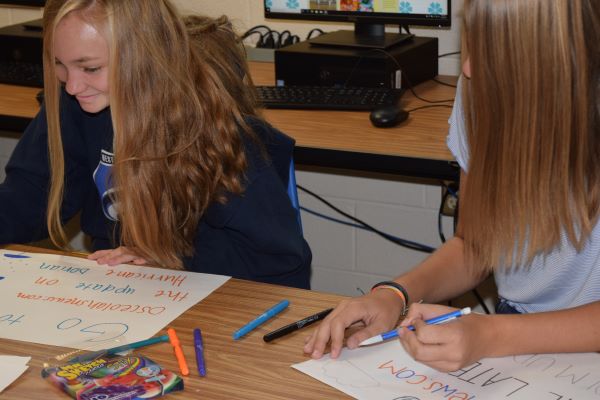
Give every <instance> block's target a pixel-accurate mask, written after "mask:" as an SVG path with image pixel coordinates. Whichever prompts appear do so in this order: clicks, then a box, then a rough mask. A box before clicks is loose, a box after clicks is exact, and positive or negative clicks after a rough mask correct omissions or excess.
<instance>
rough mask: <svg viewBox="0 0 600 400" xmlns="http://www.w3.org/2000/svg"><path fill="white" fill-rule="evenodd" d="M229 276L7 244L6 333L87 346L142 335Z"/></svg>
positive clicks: (1, 324)
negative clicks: (113, 262) (102, 260)
mask: <svg viewBox="0 0 600 400" xmlns="http://www.w3.org/2000/svg"><path fill="white" fill-rule="evenodd" d="M228 279H229V277H227V276H221V275H209V274H199V273H193V272H185V271H178V270H168V269H159V268H149V267H141V266H133V265H118V266H114V267H108V266H104V265H98V264H97V263H96V262H95V261H90V260H85V259H81V258H74V257H64V256H57V255H51V254H34V253H17V252H12V251H7V250H0V337H2V338H6V339H15V340H23V341H28V342H35V343H42V344H48V345H57V346H65V347H72V348H78V349H85V350H98V349H103V348H108V347H114V346H118V345H121V344H125V343H130V342H135V341H138V340H143V339H146V338H148V337H150V336H153V335H154V334H156V332H158V331H159V330H160V329H162V328H163V327H165V326H166V325H167V324H168V323H169V322H171V321H172V320H174V319H175V318H177V317H178V316H179V315H180V314H181V313H183V312H184V311H185V310H187V309H188V308H190V307H191V306H193V305H194V304H196V303H197V302H199V301H200V300H202V299H203V298H205V297H206V296H208V295H209V294H210V293H211V292H212V291H213V290H215V289H217V288H218V287H219V286H221V285H222V284H223V283H225V282H226V281H227V280H228Z"/></svg>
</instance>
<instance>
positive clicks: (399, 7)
mask: <svg viewBox="0 0 600 400" xmlns="http://www.w3.org/2000/svg"><path fill="white" fill-rule="evenodd" d="M265 16H266V17H267V18H286V19H308V20H323V21H349V22H364V23H386V24H401V25H424V26H449V25H450V21H451V15H450V0H407V1H401V0H265Z"/></svg>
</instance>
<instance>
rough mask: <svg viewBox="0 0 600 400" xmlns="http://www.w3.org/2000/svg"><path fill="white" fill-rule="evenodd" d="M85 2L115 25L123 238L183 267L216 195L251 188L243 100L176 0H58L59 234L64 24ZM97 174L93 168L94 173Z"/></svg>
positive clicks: (52, 83) (55, 181)
mask: <svg viewBox="0 0 600 400" xmlns="http://www.w3.org/2000/svg"><path fill="white" fill-rule="evenodd" d="M72 12H78V13H80V15H81V16H82V18H84V19H85V20H86V21H88V22H89V23H90V24H93V25H94V26H96V27H97V28H98V29H99V31H101V32H104V33H106V37H107V40H108V46H109V52H110V54H109V60H110V61H109V85H110V86H109V97H110V108H111V115H112V123H113V129H114V154H115V163H114V166H113V168H112V183H113V186H114V187H115V188H116V191H115V194H114V203H115V204H116V207H117V210H118V214H119V223H120V238H121V243H122V244H123V245H126V246H130V247H134V248H135V251H136V252H137V253H138V254H139V255H140V256H142V257H145V258H146V259H148V260H150V261H152V262H154V263H157V264H159V265H162V266H167V267H174V268H181V267H182V261H181V258H182V257H184V256H191V255H192V254H193V239H194V236H195V233H196V229H197V225H198V221H199V219H200V217H201V216H202V214H203V213H204V211H205V210H206V208H207V207H208V205H209V204H210V203H212V202H214V201H219V202H225V201H226V194H227V193H238V194H239V193H241V192H242V191H243V174H244V171H245V169H246V166H247V160H246V157H245V154H244V146H243V138H242V136H241V135H240V129H241V130H242V131H243V132H245V133H246V134H247V135H251V133H250V130H249V129H248V127H247V125H246V123H245V119H244V114H245V113H246V112H247V111H248V110H247V109H242V108H241V107H240V106H239V105H238V103H237V102H236V99H235V98H234V97H233V96H232V95H231V94H230V93H229V91H228V88H227V87H226V83H225V82H223V80H222V79H221V76H220V75H219V71H217V70H215V68H214V65H211V64H210V63H207V62H205V61H204V59H203V54H202V52H201V51H199V49H198V48H197V46H196V45H195V44H194V43H193V41H192V40H191V39H190V36H189V34H188V32H187V28H186V26H185V24H184V22H183V19H182V18H181V17H180V16H179V15H178V13H177V11H176V9H175V8H174V7H173V5H171V4H170V3H169V1H168V0H153V1H147V0H129V1H123V0H49V1H48V2H47V3H46V8H45V11H44V31H45V38H44V74H45V76H44V78H45V91H46V93H47V99H46V104H47V114H48V115H47V118H48V129H49V152H50V160H51V169H52V178H51V189H50V194H49V202H48V216H47V222H48V228H49V232H50V237H51V238H52V240H53V241H54V242H55V243H56V244H58V245H64V242H65V235H64V231H63V228H62V223H61V218H60V206H61V202H62V193H63V190H64V156H63V150H62V143H61V139H60V121H59V117H58V116H59V109H58V108H59V106H58V104H59V101H58V98H59V94H60V83H59V82H58V81H57V79H56V77H55V71H54V54H53V49H52V47H53V41H54V30H55V28H56V25H57V24H58V23H59V22H60V21H61V19H62V18H64V16H66V15H67V14H68V13H72ZM90 179H91V177H90Z"/></svg>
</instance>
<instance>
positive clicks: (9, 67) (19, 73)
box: [0, 61, 44, 87]
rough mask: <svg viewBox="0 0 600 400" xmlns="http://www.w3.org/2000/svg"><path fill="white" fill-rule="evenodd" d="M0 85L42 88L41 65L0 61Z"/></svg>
mask: <svg viewBox="0 0 600 400" xmlns="http://www.w3.org/2000/svg"><path fill="white" fill-rule="evenodd" d="M0 83H6V84H9V85H18V86H33V87H43V86H44V72H43V68H42V65H41V64H37V63H29V62H22V61H0Z"/></svg>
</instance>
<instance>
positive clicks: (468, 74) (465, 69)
mask: <svg viewBox="0 0 600 400" xmlns="http://www.w3.org/2000/svg"><path fill="white" fill-rule="evenodd" d="M462 71H463V75H464V76H465V77H467V78H471V59H470V58H469V57H467V59H466V60H465V62H464V64H463V67H462Z"/></svg>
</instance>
